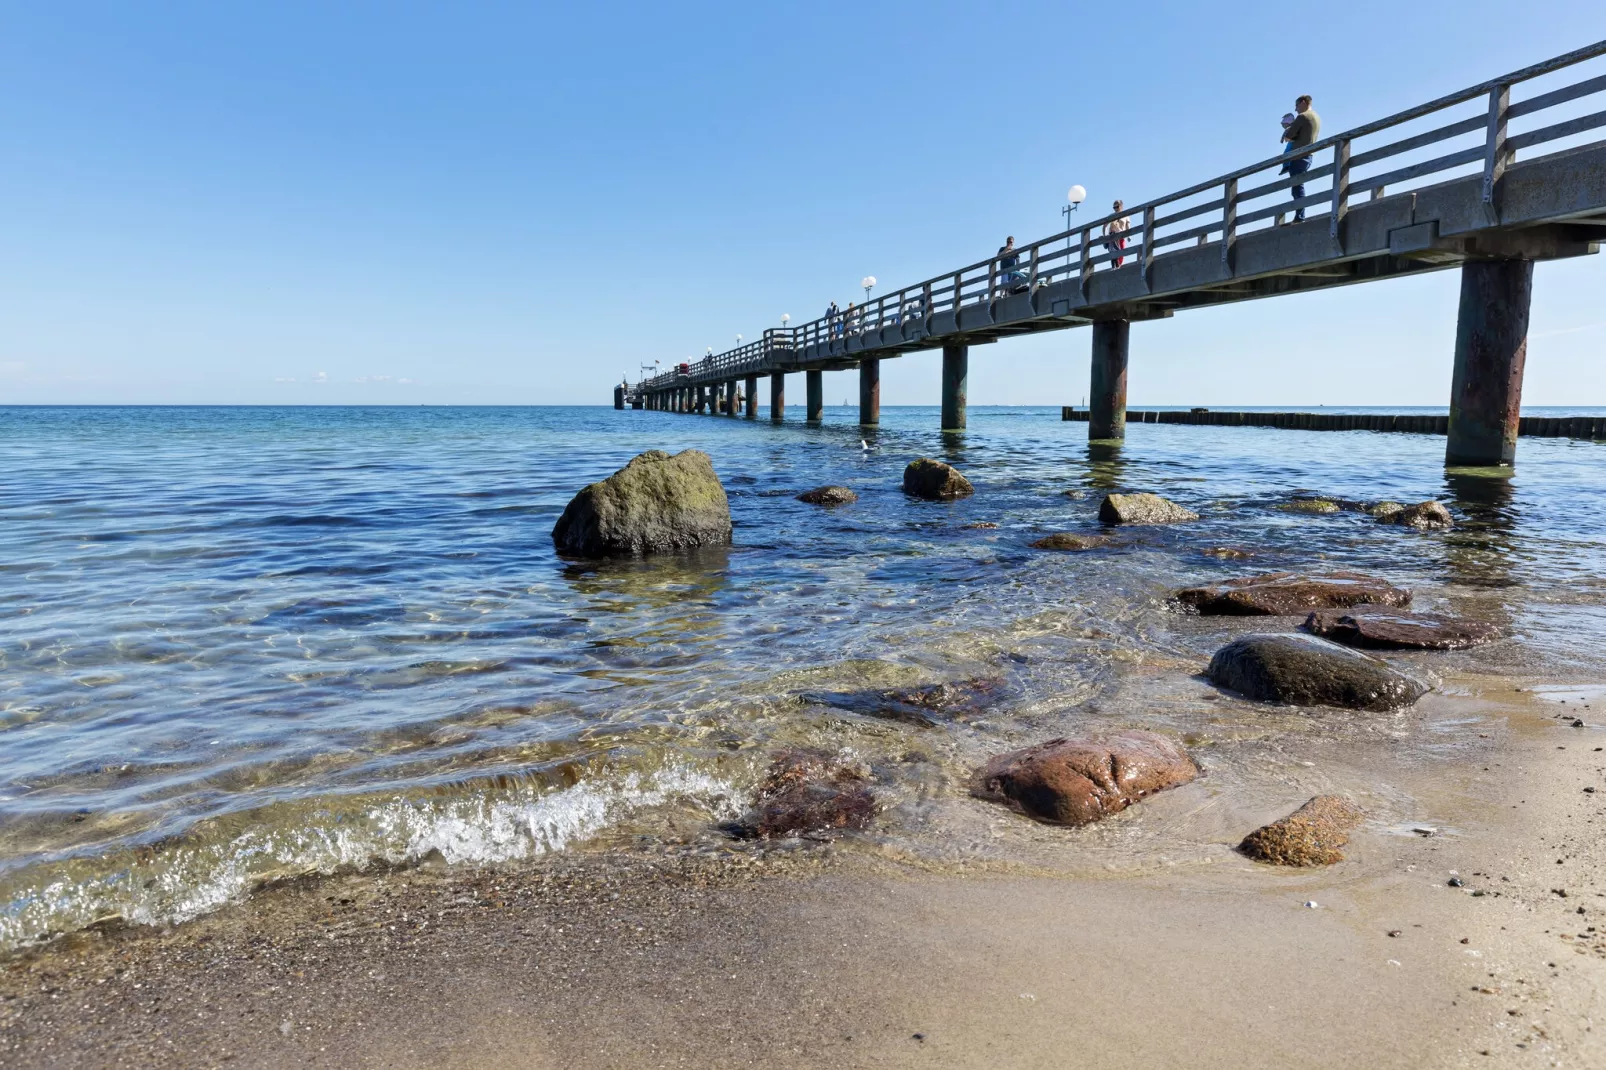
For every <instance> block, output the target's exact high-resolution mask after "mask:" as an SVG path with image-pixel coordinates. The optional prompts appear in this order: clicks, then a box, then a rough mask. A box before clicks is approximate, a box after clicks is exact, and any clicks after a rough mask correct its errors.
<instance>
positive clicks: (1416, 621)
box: [1305, 606, 1500, 650]
mask: <svg viewBox="0 0 1606 1070" xmlns="http://www.w3.org/2000/svg"><path fill="white" fill-rule="evenodd" d="M1305 630H1306V631H1307V632H1310V633H1311V634H1312V635H1319V636H1321V637H1322V638H1323V639H1331V640H1333V641H1334V642H1338V643H1343V644H1344V645H1345V646H1361V647H1372V648H1374V649H1381V650H1464V649H1466V648H1467V647H1471V646H1479V645H1481V644H1483V643H1492V642H1494V641H1495V640H1496V639H1498V638H1500V629H1499V628H1496V627H1495V626H1494V625H1493V624H1485V623H1483V622H1482V621H1476V620H1462V619H1460V618H1457V617H1446V616H1438V615H1434V614H1428V613H1410V612H1407V611H1406V610H1403V609H1392V608H1390V607H1388V606H1355V607H1353V608H1351V609H1318V610H1317V611H1316V612H1314V613H1312V614H1311V615H1310V616H1308V617H1306V618H1305Z"/></svg>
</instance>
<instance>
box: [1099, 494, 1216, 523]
mask: <svg viewBox="0 0 1606 1070" xmlns="http://www.w3.org/2000/svg"><path fill="white" fill-rule="evenodd" d="M1099 519H1100V520H1102V521H1104V523H1106V524H1175V523H1178V522H1179V521H1183V520H1198V519H1199V514H1198V513H1196V512H1194V511H1193V510H1192V509H1184V508H1183V507H1182V506H1180V505H1178V504H1177V503H1176V502H1173V501H1168V500H1166V499H1165V498H1162V497H1160V496H1159V495H1158V494H1147V493H1144V494H1106V495H1105V496H1104V500H1103V501H1102V502H1100V503H1099Z"/></svg>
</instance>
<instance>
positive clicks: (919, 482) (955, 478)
mask: <svg viewBox="0 0 1606 1070" xmlns="http://www.w3.org/2000/svg"><path fill="white" fill-rule="evenodd" d="M903 492H904V493H905V494H912V495H914V496H915V497H916V498H925V499H926V500H927V501H952V500H953V499H955V498H966V497H969V496H970V495H971V494H974V493H975V492H976V488H975V487H973V486H971V485H970V480H968V479H966V478H965V477H964V476H962V475H960V474H959V470H958V469H957V468H954V467H953V466H952V465H947V464H943V463H942V462H941V461H934V460H932V459H931V458H930V457H921V458H918V459H917V460H913V461H910V462H909V467H907V468H905V469H904V470H903Z"/></svg>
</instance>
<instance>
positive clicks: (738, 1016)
mask: <svg viewBox="0 0 1606 1070" xmlns="http://www.w3.org/2000/svg"><path fill="white" fill-rule="evenodd" d="M1456 685H1457V686H1455V687H1454V688H1452V690H1454V691H1455V692H1456V694H1455V695H1454V696H1452V697H1450V698H1447V699H1441V700H1439V701H1437V702H1434V703H1425V704H1424V705H1425V707H1426V714H1425V716H1426V718H1427V719H1428V720H1429V721H1430V722H1431V721H1435V720H1442V721H1446V722H1450V721H1454V722H1456V723H1457V724H1458V726H1459V727H1461V728H1463V729H1464V728H1467V727H1470V728H1474V729H1476V732H1475V733H1473V734H1472V737H1471V738H1476V739H1477V740H1478V741H1479V742H1478V743H1477V744H1476V745H1467V746H1464V747H1462V748H1460V749H1459V750H1458V752H1457V753H1455V754H1453V755H1447V756H1446V757H1445V760H1444V761H1442V762H1440V763H1436V764H1434V765H1433V766H1431V767H1429V766H1425V765H1422V764H1420V763H1416V764H1402V763H1401V762H1400V761H1398V760H1395V759H1393V758H1391V756H1390V753H1389V746H1388V744H1387V743H1379V744H1376V745H1373V746H1371V747H1369V748H1368V747H1361V748H1359V749H1352V750H1351V751H1350V752H1348V753H1345V754H1338V753H1327V754H1316V755H1315V757H1314V758H1313V760H1312V761H1311V762H1310V763H1309V767H1310V769H1311V774H1310V775H1311V779H1312V781H1313V782H1315V781H1319V780H1320V779H1321V778H1322V776H1323V775H1324V774H1323V770H1322V766H1323V765H1324V764H1327V763H1342V764H1344V765H1345V766H1352V765H1353V763H1356V762H1368V763H1370V772H1371V773H1372V774H1373V775H1375V776H1377V777H1378V779H1379V781H1380V782H1382V781H1385V780H1386V781H1387V782H1389V783H1390V784H1392V785H1393V786H1394V790H1396V791H1398V790H1405V791H1408V792H1409V793H1410V794H1411V796H1412V799H1413V801H1412V803H1411V805H1412V807H1414V809H1415V810H1416V812H1419V813H1420V814H1421V815H1422V818H1423V820H1422V821H1421V822H1416V823H1408V825H1407V826H1397V825H1387V826H1386V825H1382V824H1379V823H1377V822H1371V823H1368V824H1367V825H1366V826H1365V827H1363V829H1362V830H1361V831H1360V832H1359V833H1358V834H1357V835H1356V836H1355V838H1354V839H1353V840H1352V843H1351V847H1350V849H1349V852H1348V855H1349V856H1348V858H1347V859H1346V860H1345V861H1344V862H1342V863H1339V864H1338V865H1335V866H1332V867H1329V868H1326V869H1320V870H1283V869H1277V868H1273V867H1268V866H1265V865H1261V864H1257V863H1253V862H1250V861H1248V860H1247V859H1245V858H1243V857H1242V856H1240V855H1238V854H1236V853H1235V852H1234V851H1233V850H1232V845H1233V844H1234V843H1235V842H1236V837H1237V836H1241V835H1242V833H1243V832H1246V831H1248V829H1247V827H1244V828H1236V829H1233V828H1229V827H1228V826H1229V825H1241V824H1242V821H1241V820H1239V819H1237V818H1235V817H1234V818H1231V819H1225V818H1224V816H1223V815H1222V814H1221V813H1220V808H1219V807H1218V806H1215V805H1213V804H1212V803H1211V797H1210V793H1209V790H1208V787H1205V786H1201V787H1198V788H1194V787H1193V786H1189V787H1188V788H1185V789H1179V790H1178V791H1176V792H1171V793H1166V794H1165V795H1162V796H1157V797H1156V798H1155V799H1154V800H1151V801H1150V802H1149V803H1147V804H1144V805H1143V806H1139V807H1135V808H1134V809H1133V810H1132V811H1129V812H1128V813H1127V814H1123V815H1121V816H1120V817H1118V818H1115V819H1112V820H1114V821H1121V822H1129V823H1130V822H1139V823H1149V824H1151V825H1155V826H1156V827H1159V828H1161V829H1163V828H1165V827H1170V826H1175V825H1176V824H1178V823H1191V824H1193V825H1194V826H1195V827H1194V832H1195V833H1197V832H1198V826H1199V824H1200V823H1205V824H1206V825H1210V824H1212V823H1218V824H1220V828H1219V831H1218V835H1217V837H1216V838H1217V839H1218V840H1219V841H1220V851H1219V852H1218V854H1217V855H1216V856H1215V857H1213V858H1212V859H1211V860H1209V861H1208V862H1206V863H1200V862H1197V861H1192V860H1190V861H1189V862H1187V863H1186V864H1178V865H1166V864H1165V863H1164V861H1163V859H1161V860H1159V861H1157V862H1156V863H1155V864H1154V865H1145V866H1140V867H1137V868H1133V867H1131V866H1130V865H1122V866H1113V867H1112V868H1109V869H1108V870H1107V871H1105V872H1103V873H1102V874H1101V873H1100V872H1099V871H1098V869H1099V851H1100V848H1099V847H1098V845H1097V844H1095V843H1090V842H1089V841H1088V839H1087V837H1086V836H1085V835H1084V834H1082V833H1077V832H1071V831H1063V830H1054V831H1055V832H1056V833H1059V834H1061V835H1063V836H1064V837H1065V840H1066V848H1065V849H1066V851H1067V853H1068V854H1075V855H1077V856H1078V862H1079V863H1080V864H1082V865H1083V866H1084V868H1083V869H1082V870H1080V871H1078V872H1076V873H1075V874H1073V875H1067V874H1066V873H1046V872H1039V871H1032V870H1026V869H1022V868H1018V867H1017V868H1011V867H1008V866H1002V865H996V864H994V865H987V866H973V867H962V868H960V867H947V868H942V867H934V866H931V865H918V864H914V863H913V862H912V861H911V860H910V859H907V858H901V857H896V856H891V855H889V854H888V853H887V852H884V851H880V850H877V849H875V848H874V846H872V845H871V844H870V843H869V842H868V841H857V840H855V839H853V838H848V839H845V840H840V841H837V842H834V843H819V842H800V841H790V842H781V843H774V844H769V845H754V846H748V845H741V844H737V843H731V844H728V845H721V844H719V843H718V842H717V841H710V840H708V839H707V838H706V837H704V838H695V837H694V838H691V839H689V840H688V842H686V843H682V844H675V843H663V842H649V841H643V842H640V843H636V844H617V843H616V844H611V845H609V846H607V847H606V848H605V849H598V850H593V851H586V852H577V853H574V854H571V855H569V856H564V857H556V858H553V859H551V860H549V861H547V862H545V863H543V864H538V865H534V866H521V867H516V868H514V867H501V868H487V869H482V870H476V871H465V870H459V869H451V870H448V869H445V868H436V867H431V866H428V865H426V866H424V867H422V868H418V869H412V870H395V871H391V872H389V873H385V874H355V875H348V876H342V877H336V878H329V879H319V880H308V881H305V882H298V883H292V884H289V885H286V886H281V887H277V888H273V889H268V890H265V891H263V892H261V893H259V894H257V895H256V896H254V897H252V899H251V900H250V901H248V902H246V903H244V904H241V905H238V906H234V907H231V908H228V909H226V910H224V911H221V912H219V913H217V914H214V915H211V916H208V917H204V918H201V919H199V920H197V921H195V922H192V923H189V924H185V925H181V926H177V927H175V928H172V929H166V930H150V929H133V930H123V931H108V932H102V933H90V934H81V935H77V936H72V937H68V938H65V939H63V940H61V941H58V942H57V943H55V944H52V945H50V946H48V947H46V948H43V949H41V950H38V951H35V952H31V953H28V954H25V955H21V956H17V957H14V958H13V959H12V960H10V961H9V962H8V963H6V965H5V969H4V973H3V975H0V976H3V982H0V983H3V989H0V995H3V1003H0V1016H3V1017H0V1037H3V1040H0V1045H3V1046H0V1063H3V1064H4V1065H8V1066H18V1067H23V1066H27V1067H77V1066H83V1067H90V1066H96V1067H98V1066H196V1067H201V1066H220V1065H225V1064H227V1065H236V1066H287V1065H307V1066H334V1067H432V1066H443V1067H444V1066H449V1067H471V1066H486V1065H499V1066H510V1067H559V1066H562V1067H586V1068H590V1067H649V1066H653V1067H655V1066H708V1067H719V1066H765V1067H777V1066H787V1067H793V1066H795V1067H817V1066H865V1067H880V1066H888V1067H892V1066H898V1067H901V1066H964V1067H968V1066H1012V1067H1038V1066H1042V1067H1048V1066H1061V1065H1064V1064H1065V1061H1066V1059H1067V1058H1072V1057H1074V1058H1075V1059H1076V1060H1078V1061H1081V1060H1086V1061H1093V1062H1097V1064H1098V1065H1101V1066H1107V1067H1128V1066H1131V1067H1137V1066H1154V1065H1190V1066H1211V1067H1214V1066H1221V1067H1230V1066H1266V1067H1285V1066H1298V1067H1342V1066H1358V1065H1369V1066H1378V1067H1395V1066H1398V1067H1420V1066H1430V1067H1440V1066H1442V1067H1458V1066H1568V1067H1588V1066H1599V1065H1603V1063H1606V1043H1603V1038H1602V1036H1601V1034H1599V1033H1597V1032H1595V1031H1594V1028H1593V1025H1594V1022H1595V1020H1596V1019H1597V1018H1599V1017H1601V1015H1602V1014H1603V1013H1606V999H1603V993H1606V934H1602V933H1597V932H1596V931H1595V923H1596V921H1597V919H1598V914H1599V911H1600V910H1601V908H1602V906H1603V905H1606V904H1602V903H1601V900H1602V898H1603V893H1606V882H1603V880H1602V875H1603V873H1606V869H1603V863H1606V852H1603V850H1602V847H1601V845H1600V843H1599V838H1598V835H1597V830H1596V829H1595V828H1594V823H1595V821H1596V820H1597V819H1602V818H1603V817H1606V815H1603V811H1602V808H1601V800H1602V798H1603V796H1606V758H1603V752H1602V751H1601V750H1600V749H1599V747H1600V745H1602V744H1606V732H1603V731H1601V729H1600V727H1599V726H1598V725H1597V723H1596V719H1595V713H1596V710H1597V709H1598V708H1599V706H1600V703H1599V701H1598V700H1599V698H1600V697H1601V696H1602V695H1603V694H1606V692H1603V691H1602V690H1601V689H1598V688H1596V689H1589V688H1583V689H1578V690H1575V691H1566V690H1560V689H1543V688H1542V689H1540V690H1539V692H1538V693H1537V694H1536V693H1535V691H1534V690H1532V689H1531V687H1520V689H1519V686H1514V685H1509V684H1508V683H1507V682H1504V681H1502V682H1500V683H1498V685H1496V684H1494V683H1493V682H1492V681H1490V682H1488V683H1487V684H1486V686H1485V688H1484V689H1483V690H1481V692H1477V693H1473V692H1470V691H1469V689H1468V686H1467V681H1465V680H1463V681H1457V682H1456ZM1563 699H1566V700H1567V701H1566V702H1563V701H1562V700H1563ZM1586 703H1587V704H1588V706H1589V707H1590V708H1587V709H1586V708H1583V707H1584V705H1585V704H1586ZM1575 719H1578V720H1582V721H1584V725H1583V726H1582V727H1576V726H1574V724H1573V721H1574V720H1575ZM1424 727H1425V728H1431V727H1432V725H1431V724H1428V725H1425V726H1424ZM1463 734H1464V735H1465V733H1463ZM1318 749H1319V748H1318ZM1313 753H1314V752H1313ZM1208 780H1209V777H1208V775H1207V776H1206V777H1205V778H1201V781H1199V782H1198V783H1199V784H1200V785H1207V784H1208ZM1587 788H1599V789H1602V790H1599V791H1595V792H1588V791H1586V790H1585V789H1587ZM1310 793H1311V792H1310V791H1309V790H1308V787H1307V786H1306V785H1302V784H1295V783H1291V784H1289V785H1288V789H1287V795H1286V805H1285V806H1283V807H1281V808H1280V812H1287V810H1291V809H1293V808H1294V807H1295V806H1296V805H1298V803H1300V802H1302V801H1303V800H1304V798H1305V797H1307V796H1308V795H1309V794H1310ZM975 805H977V806H982V805H985V804H982V803H979V802H978V803H976V804H975ZM1280 812H1275V811H1272V810H1268V811H1267V812H1265V813H1263V814H1260V815H1257V816H1258V817H1259V818H1260V819H1263V820H1270V819H1272V818H1275V817H1277V816H1280ZM1009 819H1010V820H1020V819H1018V818H1015V817H1013V815H1010V816H1009ZM1414 828H1433V829H1435V830H1436V831H1435V834H1434V835H1432V836H1427V835H1423V834H1422V833H1421V832H1416V831H1413V829H1414ZM1157 835H1158V837H1159V838H1161V839H1163V835H1164V833H1163V831H1162V832H1160V833H1158V834H1157ZM1452 878H1455V879H1457V880H1459V881H1460V882H1461V886H1460V887H1453V886H1452V885H1451V884H1450V883H1449V882H1450V881H1451V879H1452ZM1310 904H1315V905H1314V906H1312V905H1310Z"/></svg>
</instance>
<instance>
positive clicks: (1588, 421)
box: [1060, 405, 1606, 439]
mask: <svg viewBox="0 0 1606 1070" xmlns="http://www.w3.org/2000/svg"><path fill="white" fill-rule="evenodd" d="M1092 418H1093V414H1092V413H1091V412H1089V411H1088V410H1087V409H1078V408H1076V407H1074V406H1071V405H1064V406H1061V407H1060V419H1062V420H1080V421H1082V422H1084V423H1086V422H1089V421H1090V420H1091V419H1092ZM1126 419H1127V422H1128V423H1138V424H1194V425H1199V426H1206V427H1279V428H1286V429H1289V430H1296V431H1402V432H1407V433H1412V434H1419V435H1447V434H1449V433H1450V417H1449V416H1435V415H1433V414H1432V413H1398V414H1396V413H1386V412H1212V411H1211V410H1209V409H1191V410H1182V409H1159V410H1149V411H1138V410H1130V411H1128V412H1127V414H1126ZM1517 434H1518V435H1526V436H1529V437H1531V438H1588V439H1606V416H1524V417H1522V418H1520V419H1519V420H1518V421H1517Z"/></svg>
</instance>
